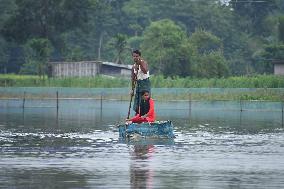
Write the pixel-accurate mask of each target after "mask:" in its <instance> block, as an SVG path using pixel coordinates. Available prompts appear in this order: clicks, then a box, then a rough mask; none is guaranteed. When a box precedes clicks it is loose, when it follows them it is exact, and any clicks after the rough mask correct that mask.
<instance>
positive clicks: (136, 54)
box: [132, 50, 141, 62]
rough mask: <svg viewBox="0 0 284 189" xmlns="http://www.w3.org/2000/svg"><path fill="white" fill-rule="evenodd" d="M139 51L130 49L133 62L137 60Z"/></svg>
mask: <svg viewBox="0 0 284 189" xmlns="http://www.w3.org/2000/svg"><path fill="white" fill-rule="evenodd" d="M140 56H141V52H140V51H139V50H134V51H132V58H133V60H134V62H137V61H138V60H139V59H140Z"/></svg>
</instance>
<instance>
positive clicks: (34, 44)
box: [22, 38, 52, 78]
mask: <svg viewBox="0 0 284 189" xmlns="http://www.w3.org/2000/svg"><path fill="white" fill-rule="evenodd" d="M51 51H52V47H51V43H50V41H49V40H48V39H46V38H33V39H30V40H29V41H28V42H27V43H26V45H25V55H26V64H25V65H24V67H23V69H22V72H23V73H24V72H34V71H35V70H29V68H37V69H36V72H37V74H38V76H39V77H42V78H44V75H45V73H46V69H47V62H48V60H49V57H50V53H51ZM27 68H28V69H27Z"/></svg>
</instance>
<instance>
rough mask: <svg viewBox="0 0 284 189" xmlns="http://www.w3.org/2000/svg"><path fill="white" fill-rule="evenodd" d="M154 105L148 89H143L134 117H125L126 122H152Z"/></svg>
mask: <svg viewBox="0 0 284 189" xmlns="http://www.w3.org/2000/svg"><path fill="white" fill-rule="evenodd" d="M154 106H155V105H154V100H153V99H152V98H151V97H150V93H149V91H147V90H143V91H142V100H141V101H140V104H139V107H138V110H139V111H138V113H137V114H136V115H135V116H134V117H132V118H130V119H126V124H130V123H143V122H154V121H155V118H156V113H155V109H154Z"/></svg>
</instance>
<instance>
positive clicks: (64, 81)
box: [0, 74, 284, 88]
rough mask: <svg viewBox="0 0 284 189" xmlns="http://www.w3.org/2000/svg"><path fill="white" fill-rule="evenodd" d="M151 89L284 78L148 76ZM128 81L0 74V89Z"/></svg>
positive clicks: (262, 83) (258, 84)
mask: <svg viewBox="0 0 284 189" xmlns="http://www.w3.org/2000/svg"><path fill="white" fill-rule="evenodd" d="M151 84H152V87H153V88H284V77H283V76H275V75H256V76H250V77H248V76H240V77H228V78H212V79H199V78H190V77H186V78H180V77H175V78H165V77H163V76H152V77H151ZM129 86H130V79H128V78H113V77H104V76H97V77H85V78H78V77H75V78H51V79H47V78H44V79H40V78H39V77H38V76H31V75H14V74H0V87H80V88H117V87H129Z"/></svg>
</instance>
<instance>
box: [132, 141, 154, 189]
mask: <svg viewBox="0 0 284 189" xmlns="http://www.w3.org/2000/svg"><path fill="white" fill-rule="evenodd" d="M153 153H154V145H134V146H133V150H132V151H131V154H130V155H131V160H132V161H131V164H130V185H131V188H153V176H154V172H153V169H151V167H150V166H149V164H148V163H147V162H149V161H150V158H151V155H153Z"/></svg>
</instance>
